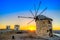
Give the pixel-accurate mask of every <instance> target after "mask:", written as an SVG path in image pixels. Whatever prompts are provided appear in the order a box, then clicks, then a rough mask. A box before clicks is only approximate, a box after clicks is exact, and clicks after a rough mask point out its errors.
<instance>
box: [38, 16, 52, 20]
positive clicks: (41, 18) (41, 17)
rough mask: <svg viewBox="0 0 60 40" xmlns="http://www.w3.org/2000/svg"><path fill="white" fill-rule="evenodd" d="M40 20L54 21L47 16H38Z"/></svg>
mask: <svg viewBox="0 0 60 40" xmlns="http://www.w3.org/2000/svg"><path fill="white" fill-rule="evenodd" d="M38 19H39V20H51V21H52V19H51V18H49V17H46V16H44V15H38Z"/></svg>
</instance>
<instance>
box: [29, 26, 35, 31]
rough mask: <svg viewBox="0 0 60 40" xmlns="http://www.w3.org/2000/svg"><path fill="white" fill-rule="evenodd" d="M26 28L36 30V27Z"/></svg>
mask: <svg viewBox="0 0 60 40" xmlns="http://www.w3.org/2000/svg"><path fill="white" fill-rule="evenodd" d="M28 30H30V31H35V30H36V27H33V26H30V27H29V28H28Z"/></svg>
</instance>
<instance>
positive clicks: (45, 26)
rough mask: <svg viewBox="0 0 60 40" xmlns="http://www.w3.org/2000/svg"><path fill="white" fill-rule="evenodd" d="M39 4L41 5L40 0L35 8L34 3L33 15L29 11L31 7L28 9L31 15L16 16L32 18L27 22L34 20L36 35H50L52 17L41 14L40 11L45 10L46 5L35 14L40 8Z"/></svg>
mask: <svg viewBox="0 0 60 40" xmlns="http://www.w3.org/2000/svg"><path fill="white" fill-rule="evenodd" d="M40 5H41V1H40V2H39V5H38V8H37V9H36V6H35V4H34V9H35V15H34V14H33V12H32V11H31V9H30V10H29V11H30V12H31V14H32V16H33V17H24V16H18V18H31V19H33V20H31V21H30V22H29V23H28V24H30V23H31V22H33V21H34V20H35V22H36V33H37V35H38V36H44V35H46V36H52V19H51V18H48V17H46V16H44V15H42V13H43V12H45V11H46V10H47V7H46V8H45V9H43V10H42V12H40V14H39V15H38V14H37V13H38V11H39V9H40ZM47 31H48V32H47Z"/></svg>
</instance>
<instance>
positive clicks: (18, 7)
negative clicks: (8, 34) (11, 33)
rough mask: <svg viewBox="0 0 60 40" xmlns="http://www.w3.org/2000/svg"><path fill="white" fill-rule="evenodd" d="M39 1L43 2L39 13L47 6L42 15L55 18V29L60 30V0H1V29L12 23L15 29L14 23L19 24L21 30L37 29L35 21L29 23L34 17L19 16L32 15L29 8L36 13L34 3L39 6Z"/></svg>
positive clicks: (53, 22) (53, 24)
mask: <svg viewBox="0 0 60 40" xmlns="http://www.w3.org/2000/svg"><path fill="white" fill-rule="evenodd" d="M39 1H41V2H42V3H41V6H40V10H39V12H38V14H39V13H40V12H41V11H42V10H43V9H44V8H45V7H47V10H46V11H45V12H44V13H43V14H42V15H45V16H47V17H50V18H52V19H53V21H52V26H53V30H60V0H0V29H4V28H6V25H10V26H11V28H12V29H13V28H14V25H16V24H18V25H20V29H21V30H28V29H31V30H32V29H34V30H35V22H34V21H33V22H32V23H30V24H27V23H28V22H30V21H31V20H32V19H27V18H26V19H25V18H18V16H27V17H28V16H32V15H31V13H30V12H29V9H31V10H32V11H33V13H34V6H33V4H34V3H35V4H36V8H37V7H38V4H39ZM32 17H33V16H32Z"/></svg>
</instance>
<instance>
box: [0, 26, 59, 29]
mask: <svg viewBox="0 0 60 40" xmlns="http://www.w3.org/2000/svg"><path fill="white" fill-rule="evenodd" d="M5 28H6V27H5V25H0V29H5ZM10 28H11V29H14V25H11V27H10ZM19 29H21V30H36V26H35V25H28V26H25V25H24V26H20V28H19ZM52 29H53V30H60V26H53V27H52Z"/></svg>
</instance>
